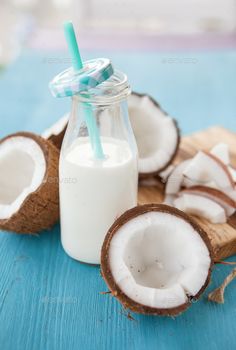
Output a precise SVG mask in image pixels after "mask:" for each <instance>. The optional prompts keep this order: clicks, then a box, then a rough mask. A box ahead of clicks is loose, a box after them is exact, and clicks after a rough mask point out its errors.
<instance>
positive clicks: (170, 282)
mask: <svg viewBox="0 0 236 350" xmlns="http://www.w3.org/2000/svg"><path fill="white" fill-rule="evenodd" d="M212 257H213V254H212V247H211V244H210V241H209V239H208V237H207V234H206V233H205V231H204V230H203V229H202V228H201V227H200V226H199V225H198V224H197V223H196V222H195V221H194V220H193V219H192V218H190V217H189V216H188V215H187V214H185V213H183V212H181V211H179V210H178V209H176V208H173V207H169V206H167V205H163V204H146V205H142V206H138V207H135V208H132V209H130V210H128V211H127V212H125V213H124V214H123V215H121V216H120V217H119V218H118V219H117V220H116V221H115V223H114V224H113V225H112V227H111V228H110V229H109V231H108V233H107V235H106V238H105V241H104V243H103V247H102V252H101V271H102V276H103V278H104V280H105V282H106V283H107V285H108V287H109V289H110V291H111V293H112V295H113V296H114V297H116V298H117V299H118V300H119V302H120V303H121V304H122V305H123V306H124V307H125V308H127V309H129V310H131V311H133V312H136V313H141V314H147V315H163V316H167V315H169V316H175V315H178V314H180V313H182V312H183V311H184V310H186V309H187V308H188V307H189V306H190V304H191V301H192V300H193V299H194V300H195V299H198V298H199V297H200V296H201V294H202V293H203V291H204V290H205V288H206V287H207V285H208V283H209V281H210V275H211V268H212V262H213V258H212Z"/></svg>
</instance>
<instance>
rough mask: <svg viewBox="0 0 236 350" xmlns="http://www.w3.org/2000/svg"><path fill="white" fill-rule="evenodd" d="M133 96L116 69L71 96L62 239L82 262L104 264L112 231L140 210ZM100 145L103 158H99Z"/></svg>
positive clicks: (63, 173) (62, 160)
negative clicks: (128, 213) (106, 240)
mask: <svg viewBox="0 0 236 350" xmlns="http://www.w3.org/2000/svg"><path fill="white" fill-rule="evenodd" d="M129 93H130V88H129V85H128V81H127V77H126V75H125V74H123V73H122V72H120V71H116V70H115V71H114V74H113V75H111V77H110V78H109V79H108V80H106V81H104V82H102V83H101V84H99V85H97V86H96V87H94V88H90V89H89V90H87V91H81V92H79V93H78V94H75V95H73V96H72V110H71V113H70V120H69V124H68V128H67V131H66V134H65V138H64V141H63V145H62V149H61V156H60V210H61V240H62V245H63V248H64V250H65V251H66V253H67V254H68V255H70V256H71V257H72V258H74V259H76V260H79V261H81V262H85V263H91V264H99V263H100V251H101V246H102V243H103V240H104V238H105V235H106V233H107V231H108V229H109V227H110V226H111V225H112V224H113V223H114V221H115V220H116V218H117V217H119V216H120V215H121V214H122V213H124V212H125V211H126V210H128V209H130V208H132V207H134V206H135V205H137V186H138V168H137V147H136V142H135V139H134V135H133V131H132V128H131V125H130V121H129V115H128V108H127V97H128V95H129ZM91 124H92V125H91ZM91 128H93V132H94V130H95V131H96V133H97V135H98V137H99V142H100V145H96V137H95V136H96V135H95V136H94V134H93V135H92V134H91V130H90V129H91ZM98 146H99V147H101V149H100V151H101V152H102V153H101V154H100V156H99V155H98V156H95V155H94V149H95V148H96V147H98Z"/></svg>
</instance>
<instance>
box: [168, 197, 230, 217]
mask: <svg viewBox="0 0 236 350" xmlns="http://www.w3.org/2000/svg"><path fill="white" fill-rule="evenodd" d="M173 204H174V206H175V207H176V208H178V209H180V210H183V211H184V212H185V213H188V214H192V215H196V216H200V217H203V218H205V219H207V220H208V221H210V222H212V223H213V224H224V223H226V221H227V219H226V213H225V210H224V208H223V207H222V206H221V205H220V204H218V203H217V202H215V201H214V200H212V199H210V198H207V197H204V196H202V195H200V196H199V195H196V194H185V193H184V194H182V195H181V196H180V197H178V198H177V199H175V200H174V201H173Z"/></svg>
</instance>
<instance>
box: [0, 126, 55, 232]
mask: <svg viewBox="0 0 236 350" xmlns="http://www.w3.org/2000/svg"><path fill="white" fill-rule="evenodd" d="M58 163H59V151H58V149H57V148H56V147H55V146H54V145H53V144H52V143H51V142H49V141H47V140H45V139H43V138H42V137H40V136H37V135H35V134H33V133H28V132H19V133H16V134H12V135H9V136H7V137H5V138H4V139H2V140H1V141H0V229H2V230H6V231H13V232H17V233H37V232H40V231H42V230H45V229H49V228H50V227H52V226H53V225H54V224H55V223H56V222H57V220H58V219H59V191H58V187H59V181H58Z"/></svg>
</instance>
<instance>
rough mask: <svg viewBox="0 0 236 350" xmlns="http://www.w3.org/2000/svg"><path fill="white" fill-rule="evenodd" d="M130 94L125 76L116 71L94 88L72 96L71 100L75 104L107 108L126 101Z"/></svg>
mask: <svg viewBox="0 0 236 350" xmlns="http://www.w3.org/2000/svg"><path fill="white" fill-rule="evenodd" d="M130 92H131V90H130V86H129V84H128V80H127V76H126V75H125V74H123V73H122V72H120V71H117V70H116V71H115V72H114V74H113V75H112V77H111V78H110V79H108V80H106V81H105V82H103V83H102V84H100V85H98V86H97V87H96V88H93V89H90V90H89V91H83V92H81V93H79V94H77V95H74V96H73V100H74V101H77V103H88V104H90V105H95V106H109V105H112V104H117V103H119V102H121V101H123V100H126V99H127V97H128V96H129V94H130Z"/></svg>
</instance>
